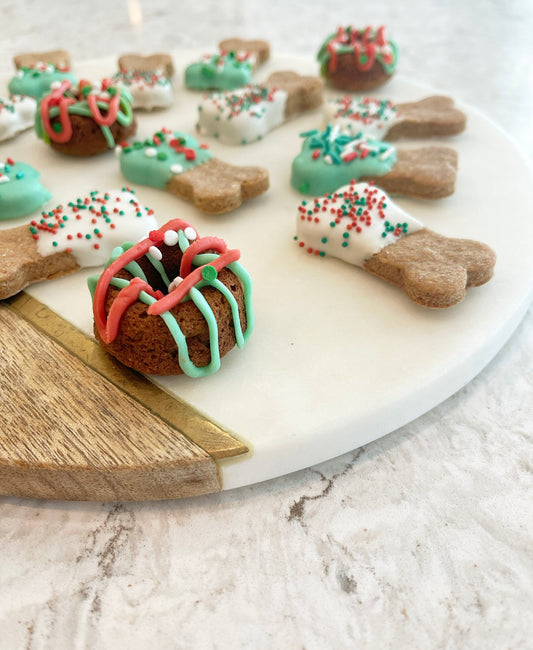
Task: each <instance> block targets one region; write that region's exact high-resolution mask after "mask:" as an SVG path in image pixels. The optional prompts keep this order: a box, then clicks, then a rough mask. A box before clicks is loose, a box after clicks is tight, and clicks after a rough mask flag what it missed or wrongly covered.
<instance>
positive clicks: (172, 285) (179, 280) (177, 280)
mask: <svg viewBox="0 0 533 650" xmlns="http://www.w3.org/2000/svg"><path fill="white" fill-rule="evenodd" d="M182 282H183V278H182V277H181V276H179V275H178V276H176V277H175V278H174V279H173V280H172V282H171V283H170V284H169V285H168V290H169V291H174V289H175V288H176V287H178V286H179V285H180V284H181V283H182Z"/></svg>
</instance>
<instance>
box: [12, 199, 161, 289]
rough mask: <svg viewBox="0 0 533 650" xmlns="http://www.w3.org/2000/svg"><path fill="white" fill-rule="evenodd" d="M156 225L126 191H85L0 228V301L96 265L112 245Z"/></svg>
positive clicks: (136, 237) (134, 238) (140, 235)
mask: <svg viewBox="0 0 533 650" xmlns="http://www.w3.org/2000/svg"><path fill="white" fill-rule="evenodd" d="M156 228H157V221H156V219H155V216H154V214H153V211H152V210H150V209H149V208H146V207H143V206H142V205H141V204H140V203H139V201H138V200H137V198H136V196H135V193H134V192H133V191H132V190H129V189H126V188H124V189H122V190H113V191H109V192H99V191H94V192H91V193H90V194H89V195H88V196H85V197H78V198H75V199H73V200H72V201H69V202H68V203H63V204H61V205H58V206H57V207H56V208H53V209H50V210H47V211H44V212H42V213H39V215H38V216H36V217H35V218H34V219H32V220H31V222H30V223H29V224H26V225H23V226H19V227H17V228H11V229H8V230H1V231H0V299H1V300H3V299H5V298H9V297H10V296H12V295H14V294H16V293H18V292H19V291H21V290H22V289H24V287H26V286H28V285H29V284H33V283H34V282H39V281H41V280H46V279H53V278H56V277H60V276H62V275H66V274H67V273H71V272H72V271H77V270H78V269H80V268H85V267H93V266H100V265H102V264H105V262H106V261H107V260H108V259H109V257H110V255H111V252H112V251H113V249H114V248H115V247H116V246H119V245H121V244H123V243H124V242H125V241H132V242H136V241H138V240H139V239H142V238H144V237H146V236H147V235H148V233H149V232H150V231H151V230H155V229H156Z"/></svg>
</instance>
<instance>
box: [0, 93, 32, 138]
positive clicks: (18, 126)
mask: <svg viewBox="0 0 533 650" xmlns="http://www.w3.org/2000/svg"><path fill="white" fill-rule="evenodd" d="M36 108H37V102H36V101H35V99H34V98H33V97H27V96H25V95H12V96H11V97H10V98H9V99H8V98H6V97H0V141H3V140H9V139H10V138H13V137H14V136H15V135H17V134H18V133H21V132H22V131H26V129H29V128H31V127H32V126H33V123H34V120H35V110H36Z"/></svg>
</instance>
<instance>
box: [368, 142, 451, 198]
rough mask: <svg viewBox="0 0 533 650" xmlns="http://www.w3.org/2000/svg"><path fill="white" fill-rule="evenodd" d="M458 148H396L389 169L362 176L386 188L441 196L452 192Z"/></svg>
mask: <svg viewBox="0 0 533 650" xmlns="http://www.w3.org/2000/svg"><path fill="white" fill-rule="evenodd" d="M456 176H457V152H456V151H455V149H451V148H450V147H421V148H420V149H399V150H398V151H397V160H396V163H395V164H394V166H393V167H392V169H391V170H390V171H389V172H387V173H386V174H385V175H384V176H361V177H360V180H361V181H363V182H365V181H366V182H368V181H372V180H373V181H375V183H376V184H377V185H379V187H381V188H382V189H383V190H385V192H389V193H390V194H395V195H400V196H411V197H413V198H419V199H442V198H444V197H446V196H450V194H453V192H454V190H455V179H456Z"/></svg>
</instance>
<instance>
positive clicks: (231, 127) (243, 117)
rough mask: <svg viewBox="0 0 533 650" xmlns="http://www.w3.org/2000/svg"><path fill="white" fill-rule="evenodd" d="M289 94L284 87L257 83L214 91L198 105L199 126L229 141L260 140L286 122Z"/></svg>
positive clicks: (229, 142) (200, 129) (204, 131)
mask: <svg viewBox="0 0 533 650" xmlns="http://www.w3.org/2000/svg"><path fill="white" fill-rule="evenodd" d="M287 97H288V93H287V91H285V90H282V89H280V88H264V87H262V86H257V85H248V86H244V87H243V88H238V89H237V90H230V91H226V92H217V93H213V94H211V95H209V96H207V97H205V98H204V99H203V100H202V102H201V103H200V104H199V105H198V123H197V126H196V128H197V130H198V132H199V133H201V134H202V135H207V136H212V137H215V138H218V140H219V141H220V142H222V143H224V144H229V145H240V144H248V143H250V142H255V141H256V140H261V139H262V138H263V137H264V136H265V135H266V134H267V133H268V132H269V131H271V130H272V129H274V128H276V127H277V126H279V125H280V124H283V122H285V120H286V117H285V106H286V103H287Z"/></svg>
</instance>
